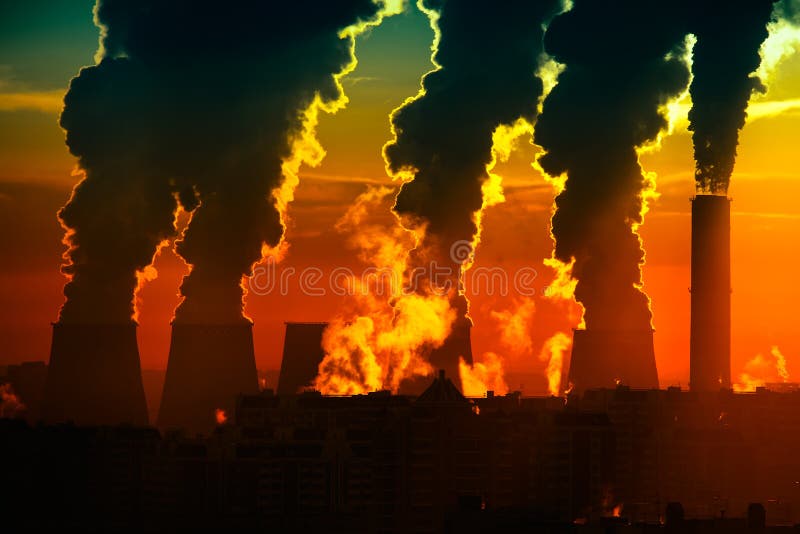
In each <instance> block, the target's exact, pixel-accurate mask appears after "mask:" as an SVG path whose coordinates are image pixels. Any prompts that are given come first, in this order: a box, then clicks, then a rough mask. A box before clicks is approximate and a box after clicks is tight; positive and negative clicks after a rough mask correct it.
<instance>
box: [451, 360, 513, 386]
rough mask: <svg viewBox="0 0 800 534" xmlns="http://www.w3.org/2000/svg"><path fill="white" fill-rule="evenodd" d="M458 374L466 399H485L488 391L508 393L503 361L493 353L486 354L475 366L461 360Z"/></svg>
mask: <svg viewBox="0 0 800 534" xmlns="http://www.w3.org/2000/svg"><path fill="white" fill-rule="evenodd" d="M458 372H459V374H460V376H461V387H462V389H463V393H464V396H466V397H483V396H484V395H486V392H487V391H494V392H495V393H497V394H499V395H505V394H506V393H508V385H507V384H506V381H505V378H504V375H503V361H502V359H501V358H500V356H498V355H497V354H495V353H493V352H487V353H485V354H484V355H483V357H482V358H481V361H476V362H475V363H474V364H473V365H469V364H467V363H466V362H465V361H464V359H463V358H460V359H459V361H458Z"/></svg>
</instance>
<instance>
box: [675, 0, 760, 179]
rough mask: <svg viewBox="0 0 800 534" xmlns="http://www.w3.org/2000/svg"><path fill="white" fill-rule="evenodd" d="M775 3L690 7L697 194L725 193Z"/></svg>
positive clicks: (749, 0)
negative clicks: (693, 39) (760, 49)
mask: <svg viewBox="0 0 800 534" xmlns="http://www.w3.org/2000/svg"><path fill="white" fill-rule="evenodd" d="M773 2H774V0H735V1H728V2H716V1H713V0H704V1H701V2H696V3H695V4H694V5H693V9H692V15H691V19H690V22H691V32H692V33H693V34H694V35H695V36H696V37H697V43H696V44H695V45H694V50H693V54H692V61H693V65H692V73H693V75H694V78H693V79H692V85H691V88H690V93H691V96H692V103H693V106H692V109H691V111H690V112H689V122H690V126H689V129H690V130H692V132H693V134H692V140H693V141H694V155H695V160H696V170H695V177H696V179H697V190H698V192H701V193H716V194H726V193H727V191H728V184H729V183H730V178H731V174H732V173H733V166H734V163H735V160H736V146H737V145H738V144H739V130H741V129H742V127H743V126H744V121H745V117H746V110H747V103H748V102H749V100H750V95H751V94H752V93H753V92H754V91H764V86H763V85H762V83H761V80H760V79H759V78H758V76H756V75H755V74H753V73H754V72H755V71H756V69H758V66H759V64H760V63H761V57H760V55H759V48H760V47H761V43H763V42H764V40H765V39H766V38H767V35H768V31H767V24H768V23H769V22H770V20H771V14H772V6H773Z"/></svg>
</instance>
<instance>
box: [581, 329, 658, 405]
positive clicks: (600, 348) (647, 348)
mask: <svg viewBox="0 0 800 534" xmlns="http://www.w3.org/2000/svg"><path fill="white" fill-rule="evenodd" d="M568 376H569V378H568V381H569V384H571V385H572V390H573V391H576V392H583V391H585V390H587V389H592V388H613V387H615V386H616V385H617V384H624V385H627V386H630V387H633V388H645V389H651V388H658V371H657V370H656V356H655V351H654V349H653V331H652V330H631V331H624V330H621V331H614V330H610V331H609V330H583V329H576V330H575V331H574V335H573V339H572V356H571V358H570V364H569V375H568Z"/></svg>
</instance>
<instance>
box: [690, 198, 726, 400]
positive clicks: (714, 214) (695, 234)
mask: <svg viewBox="0 0 800 534" xmlns="http://www.w3.org/2000/svg"><path fill="white" fill-rule="evenodd" d="M691 300H692V305H691V306H692V309H691V312H692V316H691V332H690V342H689V343H690V344H689V367H690V369H689V387H690V388H691V389H692V390H694V391H719V389H720V388H726V389H727V388H730V387H731V201H730V199H729V198H727V197H725V196H717V195H697V196H696V197H695V198H694V199H693V200H692V286H691Z"/></svg>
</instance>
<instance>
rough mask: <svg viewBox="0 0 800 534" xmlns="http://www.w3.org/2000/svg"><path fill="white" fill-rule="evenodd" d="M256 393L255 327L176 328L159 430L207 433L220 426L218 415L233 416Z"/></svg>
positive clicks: (244, 324) (170, 349) (246, 323)
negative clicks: (246, 397) (239, 400)
mask: <svg viewBox="0 0 800 534" xmlns="http://www.w3.org/2000/svg"><path fill="white" fill-rule="evenodd" d="M255 393H258V376H257V372H256V360H255V354H254V351H253V325H252V324H251V323H249V322H242V323H236V324H214V325H212V324H181V323H173V324H172V339H171V341H170V347H169V361H168V362H167V374H166V377H165V379H164V393H163V395H162V397H161V408H160V411H159V414H158V426H159V427H160V428H163V429H184V430H187V431H189V432H192V433H209V432H211V431H212V430H213V429H214V427H215V425H216V424H217V423H216V413H217V410H223V411H224V412H225V413H226V414H227V415H228V416H229V417H230V416H232V415H233V413H234V411H235V409H236V400H237V398H238V397H239V395H240V394H255Z"/></svg>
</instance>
